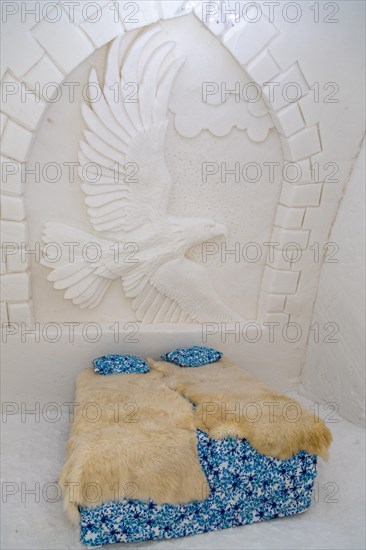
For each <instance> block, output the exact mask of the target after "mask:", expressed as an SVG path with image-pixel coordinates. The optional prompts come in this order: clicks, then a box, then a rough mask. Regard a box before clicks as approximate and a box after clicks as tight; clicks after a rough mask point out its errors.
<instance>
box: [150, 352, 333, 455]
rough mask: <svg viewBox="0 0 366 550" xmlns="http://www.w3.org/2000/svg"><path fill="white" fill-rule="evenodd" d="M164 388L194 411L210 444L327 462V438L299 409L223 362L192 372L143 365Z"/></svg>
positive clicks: (319, 423)
mask: <svg viewBox="0 0 366 550" xmlns="http://www.w3.org/2000/svg"><path fill="white" fill-rule="evenodd" d="M148 362H149V365H150V367H151V368H152V369H155V370H157V371H158V372H161V373H162V374H164V376H165V378H164V380H166V381H167V384H168V385H169V387H170V388H172V389H174V390H177V391H178V392H179V393H180V394H181V395H183V396H184V397H186V398H187V399H189V400H190V401H191V402H192V403H194V404H195V405H196V408H195V410H194V419H195V426H196V428H198V429H200V430H203V431H204V432H206V433H207V434H208V435H209V436H210V437H212V438H214V439H221V438H223V437H226V436H233V437H239V438H241V439H247V440H248V441H249V443H250V444H251V445H252V447H254V448H255V449H256V450H257V451H258V452H259V453H262V454H265V455H268V456H271V457H275V458H289V457H290V456H292V455H293V454H295V453H297V452H298V451H301V450H304V451H308V452H309V453H311V454H317V455H320V456H322V457H323V458H327V457H328V447H329V445H330V443H331V441H332V435H331V433H330V431H329V429H328V428H327V426H326V425H325V424H324V422H323V421H322V420H321V419H319V418H316V417H315V414H314V413H312V412H310V411H309V410H307V409H305V408H304V407H303V405H301V404H300V403H298V402H297V401H295V400H293V399H291V398H290V397H288V396H286V395H283V394H280V393H277V392H276V391H275V390H273V389H272V388H270V387H268V386H266V385H265V384H264V383H263V382H261V381H259V380H256V379H255V378H253V377H252V376H250V375H249V374H248V373H246V372H245V371H244V370H243V369H241V368H239V367H237V366H235V365H234V364H233V363H232V362H231V361H230V360H229V359H227V358H225V357H223V358H222V359H221V360H220V361H218V362H216V363H211V364H210V365H205V366H202V367H198V368H185V367H179V366H177V365H174V364H172V363H168V362H165V361H154V360H152V359H149V360H148Z"/></svg>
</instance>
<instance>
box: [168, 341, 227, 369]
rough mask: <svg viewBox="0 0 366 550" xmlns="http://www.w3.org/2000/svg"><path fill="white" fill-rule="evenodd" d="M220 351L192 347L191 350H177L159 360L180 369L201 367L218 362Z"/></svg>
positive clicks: (220, 355)
mask: <svg viewBox="0 0 366 550" xmlns="http://www.w3.org/2000/svg"><path fill="white" fill-rule="evenodd" d="M222 355H223V354H222V353H221V351H217V350H216V349H213V348H205V347H203V346H192V347H191V348H178V349H174V350H173V351H170V352H169V353H166V354H165V355H162V356H161V358H162V359H165V361H170V363H175V364H176V365H180V366H181V367H201V366H202V365H208V364H209V363H214V362H215V361H219V360H220V359H221V357H222Z"/></svg>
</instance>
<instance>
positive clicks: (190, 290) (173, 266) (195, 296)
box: [122, 256, 243, 323]
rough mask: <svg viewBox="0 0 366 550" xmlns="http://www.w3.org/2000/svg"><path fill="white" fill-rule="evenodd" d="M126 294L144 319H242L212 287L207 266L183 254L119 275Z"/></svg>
mask: <svg viewBox="0 0 366 550" xmlns="http://www.w3.org/2000/svg"><path fill="white" fill-rule="evenodd" d="M122 284H123V288H124V290H125V293H126V296H128V297H130V298H133V301H132V307H133V309H134V311H135V312H136V316H137V318H138V320H139V321H142V322H144V323H192V322H193V323H202V322H207V321H211V322H218V323H219V322H224V321H227V322H232V321H242V320H243V319H242V317H240V315H239V314H238V313H236V312H235V311H233V310H232V309H231V308H229V307H228V306H226V305H225V304H224V302H223V301H222V300H221V299H220V298H219V296H218V294H217V292H216V290H215V289H214V287H213V285H212V283H211V281H210V279H209V276H208V273H207V271H206V269H205V268H204V267H203V266H202V265H200V264H198V263H196V262H194V261H192V260H189V259H188V258H186V257H185V256H182V257H180V258H177V259H174V260H171V261H168V262H166V263H164V264H162V265H161V266H159V267H158V268H157V269H156V270H155V271H154V272H153V273H150V274H145V275H144V274H142V273H141V272H140V271H139V270H137V269H136V270H134V271H132V272H130V273H129V274H127V275H126V276H124V277H122Z"/></svg>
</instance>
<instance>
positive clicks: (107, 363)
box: [93, 355, 150, 374]
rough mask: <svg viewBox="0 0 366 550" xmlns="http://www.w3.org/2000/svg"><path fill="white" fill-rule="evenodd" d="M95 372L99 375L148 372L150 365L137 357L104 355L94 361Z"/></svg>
mask: <svg viewBox="0 0 366 550" xmlns="http://www.w3.org/2000/svg"><path fill="white" fill-rule="evenodd" d="M93 365H94V370H95V372H98V373H99V374H119V373H125V374H126V373H129V374H130V373H132V372H148V371H149V370H150V368H149V365H148V364H147V363H146V361H144V360H143V359H142V357H138V356H137V355H103V356H102V357H98V359H94V361H93Z"/></svg>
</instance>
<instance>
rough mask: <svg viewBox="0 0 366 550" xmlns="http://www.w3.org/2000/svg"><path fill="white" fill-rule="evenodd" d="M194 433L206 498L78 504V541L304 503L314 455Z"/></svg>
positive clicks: (139, 535)
mask: <svg viewBox="0 0 366 550" xmlns="http://www.w3.org/2000/svg"><path fill="white" fill-rule="evenodd" d="M197 438H198V454H199V458H200V462H201V466H202V469H203V470H204V472H205V474H206V476H207V480H208V483H209V485H210V489H211V494H210V496H209V498H207V499H206V500H204V501H194V502H191V503H189V504H184V505H172V504H155V503H154V502H152V501H148V502H142V501H139V500H124V501H122V502H106V503H104V504H101V505H99V506H97V507H95V508H81V509H80V528H81V542H82V543H83V544H86V545H88V546H99V545H101V544H108V543H113V542H137V541H143V540H149V539H170V538H174V537H186V536H188V535H194V534H198V533H204V532H207V531H215V530H217V529H226V528H229V527H235V526H237V525H244V524H248V523H254V522H257V521H265V520H268V519H272V518H276V517H281V516H289V515H292V514H298V513H300V512H303V511H304V510H306V509H307V508H308V507H309V506H310V504H311V494H312V488H313V484H314V480H315V477H316V466H317V457H316V456H313V455H310V454H308V453H307V452H305V451H301V452H299V453H298V454H297V455H295V456H293V457H291V458H289V459H287V460H279V459H275V458H270V457H267V456H264V455H262V454H260V453H258V452H257V451H256V450H255V449H253V447H251V445H249V443H248V442H247V441H246V440H241V439H232V438H229V437H227V438H225V439H221V440H214V439H210V438H209V437H208V435H207V434H205V433H204V432H201V431H197Z"/></svg>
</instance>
